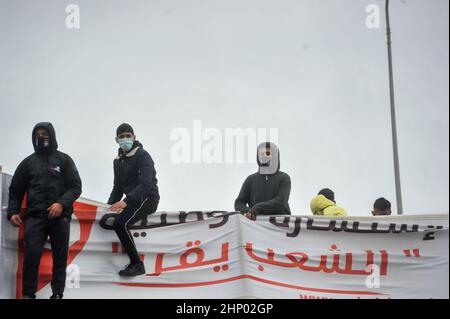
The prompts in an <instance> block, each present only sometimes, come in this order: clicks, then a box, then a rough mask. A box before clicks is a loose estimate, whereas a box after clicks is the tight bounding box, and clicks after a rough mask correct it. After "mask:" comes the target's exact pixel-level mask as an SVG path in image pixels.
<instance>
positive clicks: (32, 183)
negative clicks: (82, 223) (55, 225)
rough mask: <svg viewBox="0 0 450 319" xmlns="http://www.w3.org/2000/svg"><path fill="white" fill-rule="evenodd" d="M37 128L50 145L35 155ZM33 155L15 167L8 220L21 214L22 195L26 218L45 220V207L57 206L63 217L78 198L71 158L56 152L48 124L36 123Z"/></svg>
mask: <svg viewBox="0 0 450 319" xmlns="http://www.w3.org/2000/svg"><path fill="white" fill-rule="evenodd" d="M38 128H44V129H45V130H47V132H48V133H49V137H50V145H49V147H48V149H46V151H45V152H38V151H37V149H36V146H35V143H34V136H35V133H36V130H37V129H38ZM32 141H33V146H34V148H35V152H34V153H33V154H32V155H30V156H28V157H27V158H26V159H24V160H23V161H22V162H21V163H20V164H19V166H18V167H17V169H16V171H15V173H14V176H13V178H12V181H11V185H10V187H9V203H8V219H11V216H12V215H13V214H17V213H19V212H20V209H21V204H22V200H23V197H24V195H25V193H28V194H27V209H26V215H28V214H33V215H36V216H40V217H43V218H47V217H48V211H47V208H48V207H50V206H51V205H52V204H54V203H60V204H61V205H62V206H63V208H64V210H63V212H62V214H61V216H63V217H69V218H70V216H71V215H72V213H73V203H74V202H75V201H76V200H77V199H78V197H79V196H80V195H81V179H80V176H79V174H78V170H77V168H76V166H75V163H74V162H73V160H72V158H71V157H70V156H69V155H67V154H64V153H62V152H59V151H58V150H57V149H58V143H57V141H56V134H55V130H54V128H53V125H52V124H51V123H46V122H45V123H39V124H37V125H36V126H35V127H34V129H33V133H32Z"/></svg>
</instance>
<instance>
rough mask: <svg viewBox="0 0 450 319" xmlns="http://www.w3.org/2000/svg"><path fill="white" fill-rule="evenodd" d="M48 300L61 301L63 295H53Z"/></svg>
mask: <svg viewBox="0 0 450 319" xmlns="http://www.w3.org/2000/svg"><path fill="white" fill-rule="evenodd" d="M50 299H63V294H53V295H51V296H50Z"/></svg>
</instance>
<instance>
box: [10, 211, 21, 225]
mask: <svg viewBox="0 0 450 319" xmlns="http://www.w3.org/2000/svg"><path fill="white" fill-rule="evenodd" d="M10 222H11V224H12V225H13V226H15V227H19V226H20V225H22V219H21V218H20V215H19V214H14V215H12V216H11V219H10Z"/></svg>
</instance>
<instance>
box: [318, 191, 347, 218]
mask: <svg viewBox="0 0 450 319" xmlns="http://www.w3.org/2000/svg"><path fill="white" fill-rule="evenodd" d="M310 207H311V212H312V213H313V215H316V216H335V217H345V216H347V211H346V210H345V209H344V208H342V207H339V206H337V205H336V201H335V200H334V192H333V191H331V190H330V189H327V188H325V189H323V190H321V191H320V192H319V193H318V195H317V196H314V198H313V199H312V200H311V203H310Z"/></svg>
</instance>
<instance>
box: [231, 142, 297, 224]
mask: <svg viewBox="0 0 450 319" xmlns="http://www.w3.org/2000/svg"><path fill="white" fill-rule="evenodd" d="M257 162H258V166H259V169H258V172H257V173H255V174H252V175H250V176H249V177H247V179H246V180H245V182H244V184H243V185H242V188H241V191H240V193H239V196H238V198H237V199H236V201H235V203H234V209H235V210H236V211H240V212H242V213H245V216H246V217H247V218H249V219H251V220H256V215H290V214H291V210H290V208H289V203H288V200H289V195H290V192H291V179H290V177H289V175H288V174H286V173H284V172H282V171H280V152H279V150H278V147H277V146H276V145H275V144H274V143H269V142H265V143H262V144H260V145H259V146H258V150H257Z"/></svg>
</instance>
